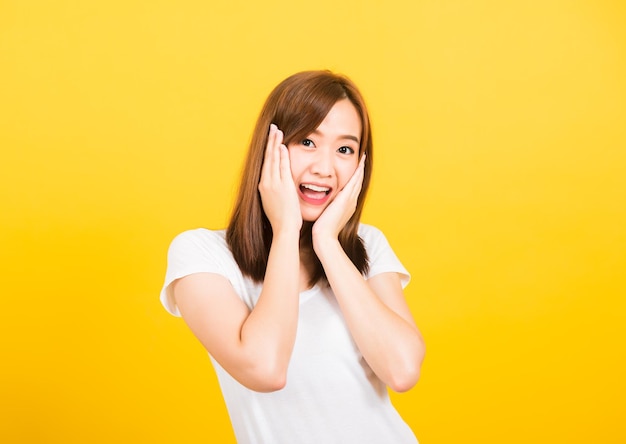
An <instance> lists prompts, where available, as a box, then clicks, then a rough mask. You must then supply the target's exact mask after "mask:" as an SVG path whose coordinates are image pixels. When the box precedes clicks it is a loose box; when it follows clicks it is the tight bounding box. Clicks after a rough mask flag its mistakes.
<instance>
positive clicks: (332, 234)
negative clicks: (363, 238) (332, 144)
mask: <svg viewBox="0 0 626 444" xmlns="http://www.w3.org/2000/svg"><path fill="white" fill-rule="evenodd" d="M364 171H365V154H363V156H361V160H360V161H359V165H358V166H357V168H356V170H355V171H354V174H353V175H352V177H351V178H350V180H349V181H348V183H346V186H345V187H343V189H342V190H341V191H340V192H339V193H337V196H336V197H335V199H334V200H333V201H332V202H331V203H330V204H329V205H328V206H327V207H326V209H325V210H324V212H323V213H322V214H321V215H320V217H319V218H318V219H317V221H315V223H314V224H313V246H314V247H315V242H316V239H337V237H338V236H339V232H340V231H341V230H342V229H343V227H344V226H345V225H346V223H348V221H349V220H350V218H351V217H352V215H353V214H354V211H355V210H356V206H357V200H358V198H359V194H361V187H362V186H363V175H364Z"/></svg>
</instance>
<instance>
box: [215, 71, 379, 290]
mask: <svg viewBox="0 0 626 444" xmlns="http://www.w3.org/2000/svg"><path fill="white" fill-rule="evenodd" d="M345 98H347V99H349V100H350V102H352V104H353V105H354V107H355V108H356V110H357V113H358V114H359V116H360V118H361V128H362V129H361V138H360V140H361V146H360V148H359V156H360V155H362V154H363V153H367V159H366V162H365V175H364V177H363V187H362V189H361V194H360V195H359V198H358V201H357V207H356V210H355V212H354V214H353V215H352V217H351V218H350V220H349V221H348V223H347V224H346V225H345V227H343V229H342V230H341V232H340V233H339V242H340V244H341V246H342V247H343V249H344V251H345V252H346V254H347V255H348V257H349V258H350V260H351V261H352V263H354V265H355V266H356V268H357V269H358V270H359V271H360V272H361V273H363V274H364V273H367V270H368V258H367V252H366V251H365V247H364V245H363V241H362V240H361V238H360V237H359V235H358V228H359V221H360V218H361V213H362V212H363V205H364V202H365V195H366V194H367V189H368V187H369V183H370V178H371V175H372V160H373V153H372V135H371V129H370V121H369V116H368V113H367V108H366V106H365V101H364V100H363V97H362V96H361V93H360V92H359V90H358V89H357V87H356V85H354V83H353V82H352V81H351V80H350V79H348V78H347V77H345V76H343V75H339V74H334V73H332V72H330V71H304V72H300V73H297V74H294V75H292V76H290V77H288V78H287V79H285V80H283V81H282V82H281V83H280V84H279V85H278V86H277V87H276V88H274V90H273V91H272V92H271V93H270V95H269V97H268V98H267V100H266V102H265V105H264V106H263V109H262V110H261V114H260V115H259V118H258V120H257V123H256V127H255V128H254V132H253V134H252V140H251V141H250V147H249V149H248V155H247V159H246V162H245V165H244V169H243V175H242V179H241V184H240V187H239V194H238V196H237V199H236V201H235V206H234V208H233V213H232V216H231V219H230V223H229V225H228V229H227V232H226V241H227V243H228V245H229V247H230V249H231V251H232V253H233V256H234V258H235V260H236V261H237V264H238V265H239V268H240V269H241V271H242V272H243V274H244V275H246V276H248V277H250V278H252V279H253V280H254V281H256V282H262V281H263V279H264V277H265V269H266V268H267V259H268V256H269V251H270V246H271V243H272V227H271V225H270V222H269V220H268V219H267V216H266V215H265V212H264V211H263V205H262V202H261V196H260V194H259V190H258V186H259V181H260V179H261V167H262V165H263V159H264V155H265V149H266V145H267V139H268V133H269V127H270V124H271V123H274V124H276V125H277V126H278V128H280V129H281V130H282V131H283V133H284V141H283V143H284V144H285V145H288V144H289V143H291V142H293V141H296V140H301V139H304V138H305V137H307V136H308V135H309V134H311V133H312V132H313V131H314V130H315V129H317V127H318V126H319V125H320V123H322V121H323V120H324V118H325V117H326V115H327V114H328V112H329V111H330V109H331V108H332V107H333V105H334V104H335V103H336V102H337V101H338V100H341V99H345ZM301 240H302V241H304V242H305V245H306V242H308V244H309V245H311V226H310V225H307V224H306V223H305V224H304V226H303V229H302V233H301ZM325 276H326V275H325V273H324V269H323V267H322V265H321V263H320V262H319V260H318V259H317V258H315V268H314V270H313V273H312V276H311V280H310V284H313V283H315V282H317V281H318V280H320V279H321V278H325Z"/></svg>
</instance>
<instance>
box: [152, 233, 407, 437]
mask: <svg viewBox="0 0 626 444" xmlns="http://www.w3.org/2000/svg"><path fill="white" fill-rule="evenodd" d="M359 235H360V236H361V238H362V239H363V241H364V243H365V247H366V249H367V254H368V256H369V261H370V270H369V273H368V275H367V276H366V277H367V278H370V277H372V276H374V275H376V274H379V273H385V272H396V273H399V274H400V276H401V281H402V286H403V287H405V286H406V285H407V284H408V282H409V278H410V277H409V273H408V272H407V271H406V269H405V268H404V267H403V266H402V264H401V263H400V261H399V260H398V258H397V257H396V255H395V254H394V252H393V250H392V249H391V247H390V246H389V243H388V242H387V240H386V238H385V236H384V235H383V233H382V232H381V231H380V230H378V229H377V228H375V227H373V226H370V225H365V224H361V226H360V227H359ZM199 272H210V273H217V274H220V275H222V276H225V277H226V278H227V279H228V280H229V281H230V283H231V284H232V286H233V288H234V289H235V292H236V293H237V295H239V297H240V298H241V300H242V301H244V303H245V304H246V305H247V306H248V307H249V308H250V309H252V308H253V307H254V305H255V304H256V301H257V299H258V297H259V295H260V293H261V287H262V284H256V283H255V282H253V281H252V280H250V279H248V278H246V277H244V276H243V275H242V273H241V271H240V270H239V267H238V266H237V263H236V262H235V260H234V258H233V256H232V254H231V252H230V250H229V248H228V245H227V244H226V240H225V231H224V230H220V231H210V230H206V229H196V230H190V231H186V232H184V233H182V234H180V235H178V236H177V237H176V238H175V239H174V240H173V241H172V244H171V246H170V249H169V252H168V267H167V273H166V278H165V284H164V286H163V290H162V291H161V302H162V303H163V305H164V306H165V308H166V309H167V310H168V311H169V312H170V313H171V314H173V315H175V316H180V313H179V311H178V308H177V307H176V305H175V304H174V302H173V300H172V298H171V295H169V294H168V291H167V288H168V286H169V284H170V283H171V282H173V281H174V280H176V279H179V278H181V277H184V276H187V275H189V274H193V273H199ZM211 361H212V362H213V366H214V368H215V370H216V372H217V376H218V380H219V383H220V387H221V389H222V394H223V395H224V399H225V401H226V406H227V408H228V412H229V415H230V419H231V422H232V425H233V428H234V431H235V435H236V437H237V442H238V443H239V444H309V443H310V444H333V443H337V444H353V443H354V444H409V443H410V444H415V443H417V439H416V438H415V435H414V434H413V432H412V431H411V429H410V428H409V426H408V425H407V424H406V423H405V422H404V421H403V420H402V418H401V417H400V415H399V414H398V412H397V411H396V409H395V408H394V407H393V405H392V404H391V402H390V400H389V395H388V393H387V388H386V386H385V384H384V383H383V382H382V381H381V380H380V379H378V377H377V376H376V375H375V374H374V372H373V371H372V370H371V369H370V367H369V366H368V364H367V363H366V362H365V360H364V359H363V357H362V355H361V353H360V352H359V350H358V348H357V347H356V344H355V343H354V340H353V339H352V337H351V335H350V332H349V331H348V328H347V326H346V323H345V320H344V318H343V315H342V313H341V310H340V309H339V306H338V304H337V301H336V300H335V296H334V294H333V291H332V289H331V288H330V287H329V286H328V285H326V284H317V285H315V286H314V287H313V288H311V289H309V290H306V291H304V292H302V293H300V310H299V319H298V330H297V334H296V342H295V345H294V349H293V353H292V356H291V360H290V362H289V369H288V372H287V383H286V385H285V387H284V388H283V389H282V390H278V391H275V392H271V393H260V392H255V391H253V390H250V389H248V388H246V387H244V386H243V385H241V384H240V383H239V382H237V381H236V380H235V379H233V378H232V377H231V376H230V375H229V374H228V373H227V372H226V371H225V370H224V369H223V368H222V367H221V366H220V365H219V364H218V363H217V362H216V361H215V360H214V359H213V358H211Z"/></svg>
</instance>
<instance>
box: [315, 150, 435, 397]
mask: <svg viewBox="0 0 626 444" xmlns="http://www.w3.org/2000/svg"><path fill="white" fill-rule="evenodd" d="M363 166H364V161H363V159H362V160H361V163H360V165H359V167H358V168H357V170H356V172H355V174H354V176H353V177H352V179H350V181H349V182H348V184H347V185H346V186H345V187H344V189H343V190H342V192H341V193H340V194H339V195H338V196H337V198H336V199H335V200H334V201H333V202H332V203H331V204H330V205H329V206H328V208H327V209H326V210H325V211H324V213H323V214H322V215H321V216H320V218H319V219H318V221H317V222H316V223H315V225H314V226H313V247H314V249H315V253H316V254H317V256H318V258H319V259H320V262H321V263H322V266H323V267H324V271H325V272H326V276H327V278H328V282H329V284H330V286H331V287H332V289H333V292H334V293H335V297H336V298H337V301H338V303H339V306H340V307H341V310H342V312H343V315H344V317H345V319H346V322H347V324H348V328H349V329H350V333H351V334H352V336H353V338H354V340H355V342H356V344H357V346H358V347H359V350H360V351H361V353H362V354H363V357H364V358H365V360H366V361H367V363H368V364H369V366H370V367H371V368H372V370H373V371H374V373H376V375H377V376H378V377H379V378H380V379H381V380H382V381H383V382H385V383H386V384H387V385H388V386H389V387H390V388H391V389H392V390H394V391H398V392H401V391H406V390H409V389H410V388H411V387H413V386H414V385H415V384H416V383H417V380H418V379H419V374H420V367H421V364H422V361H423V359H424V353H425V347H424V342H423V339H422V336H421V334H420V332H419V330H418V329H417V327H416V325H415V322H414V320H413V317H412V316H411V313H410V311H409V308H408V306H407V304H406V301H405V299H404V294H403V291H402V286H401V284H400V277H399V276H398V274H397V273H382V274H379V275H376V276H374V277H372V278H371V279H370V280H369V281H366V280H365V279H364V278H363V276H362V275H361V273H360V272H359V271H358V270H357V269H356V267H355V266H354V264H353V263H352V261H350V259H349V258H348V256H347V255H346V254H345V252H344V250H343V248H342V247H341V244H340V243H339V241H338V240H337V237H338V233H339V231H340V229H341V227H343V226H344V225H345V224H346V222H347V221H348V220H349V218H350V216H351V215H352V213H353V212H354V208H355V207H356V200H357V198H358V195H359V192H360V190H361V183H362V180H363Z"/></svg>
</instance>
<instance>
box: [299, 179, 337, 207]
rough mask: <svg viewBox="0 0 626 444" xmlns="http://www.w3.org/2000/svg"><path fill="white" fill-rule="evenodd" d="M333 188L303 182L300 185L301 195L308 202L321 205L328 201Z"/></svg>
mask: <svg viewBox="0 0 626 444" xmlns="http://www.w3.org/2000/svg"><path fill="white" fill-rule="evenodd" d="M331 190H332V189H331V188H329V187H324V186H321V185H314V184H311V183H303V184H301V185H300V187H299V191H300V197H301V198H302V199H303V200H304V201H305V202H308V203H312V204H315V205H320V204H323V203H325V202H326V200H327V199H328V196H329V194H330V192H331Z"/></svg>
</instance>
